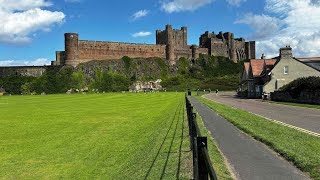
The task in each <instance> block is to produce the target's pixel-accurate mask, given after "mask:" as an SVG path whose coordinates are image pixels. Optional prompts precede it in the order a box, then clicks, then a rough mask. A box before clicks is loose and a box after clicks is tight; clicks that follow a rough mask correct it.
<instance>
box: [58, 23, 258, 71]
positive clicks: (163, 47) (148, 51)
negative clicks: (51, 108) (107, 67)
mask: <svg viewBox="0 0 320 180" xmlns="http://www.w3.org/2000/svg"><path fill="white" fill-rule="evenodd" d="M187 33H188V29H187V27H185V26H183V27H181V28H180V29H173V28H172V26H171V25H169V24H168V25H166V27H165V29H164V30H156V44H141V43H130V42H110V41H96V40H79V34H77V33H65V35H64V36H65V37H64V38H65V51H57V52H56V61H55V62H53V63H52V64H53V65H73V66H76V65H78V64H79V63H81V62H87V61H90V60H109V59H110V60H114V59H121V58H122V57H123V56H129V57H132V58H150V57H160V58H166V59H167V60H168V62H169V63H170V64H175V62H176V60H177V59H179V58H180V57H185V58H188V59H197V58H198V57H199V54H200V53H201V54H209V55H214V56H224V57H229V58H230V59H232V60H233V61H234V62H238V61H239V60H242V59H245V58H248V57H250V58H252V57H254V58H255V42H245V40H244V39H243V38H236V39H235V38H234V35H233V33H230V32H226V33H222V32H219V33H218V34H215V33H214V32H209V31H206V32H205V33H204V34H202V35H201V36H200V38H199V46H195V45H193V46H188V38H187Z"/></svg>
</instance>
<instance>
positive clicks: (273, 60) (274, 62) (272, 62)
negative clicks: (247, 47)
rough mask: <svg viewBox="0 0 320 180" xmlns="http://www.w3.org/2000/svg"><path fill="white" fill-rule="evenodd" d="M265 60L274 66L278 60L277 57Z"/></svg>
mask: <svg viewBox="0 0 320 180" xmlns="http://www.w3.org/2000/svg"><path fill="white" fill-rule="evenodd" d="M264 61H265V62H266V65H267V66H274V65H275V64H276V62H277V60H276V59H265V60H264Z"/></svg>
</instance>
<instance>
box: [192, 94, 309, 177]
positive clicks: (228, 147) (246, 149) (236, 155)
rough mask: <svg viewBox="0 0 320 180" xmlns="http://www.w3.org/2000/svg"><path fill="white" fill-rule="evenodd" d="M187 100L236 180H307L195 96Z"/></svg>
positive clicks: (294, 168) (295, 169)
mask: <svg viewBox="0 0 320 180" xmlns="http://www.w3.org/2000/svg"><path fill="white" fill-rule="evenodd" d="M190 101H191V103H192V105H193V107H194V108H195V109H196V110H197V111H198V113H199V114H200V116H201V117H202V120H203V122H204V125H205V126H206V128H207V129H208V130H209V131H210V132H211V135H212V137H213V138H214V139H215V141H216V142H217V144H218V147H219V149H220V150H221V152H222V153H223V155H224V156H225V157H226V159H227V160H228V162H229V164H230V166H231V169H232V171H233V173H234V175H235V176H236V179H239V180H264V179H266V180H270V179H272V180H287V179H288V180H301V179H310V178H309V177H307V176H306V175H304V174H303V173H302V172H301V171H300V170H298V169H297V168H296V167H294V166H293V165H292V164H290V163H289V162H287V161H286V160H284V159H282V158H281V157H280V156H279V155H277V154H276V153H275V152H274V151H273V150H271V149H269V148H268V147H267V146H266V145H264V144H262V143H261V142H258V141H256V140H255V139H253V138H252V137H251V136H249V135H247V134H245V133H244V132H242V131H241V130H239V129H238V128H237V127H235V126H234V125H233V124H231V123H230V122H228V121H227V120H225V119H224V118H222V117H220V116H219V115H217V114H216V113H215V112H214V111H212V110H211V109H209V108H208V107H207V106H206V105H204V104H202V103H200V102H199V101H198V100H197V99H195V98H194V97H190ZM212 161H214V159H212Z"/></svg>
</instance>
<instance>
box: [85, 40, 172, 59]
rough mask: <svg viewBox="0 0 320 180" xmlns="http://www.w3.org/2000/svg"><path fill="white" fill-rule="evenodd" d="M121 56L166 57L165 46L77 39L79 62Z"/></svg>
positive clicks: (119, 57)
mask: <svg viewBox="0 0 320 180" xmlns="http://www.w3.org/2000/svg"><path fill="white" fill-rule="evenodd" d="M123 56H129V57H131V58H137V57H141V58H149V57H161V58H166V46H165V45H151V44H133V43H117V42H99V41H81V40H80V41H79V59H80V62H84V61H87V60H108V59H121V58H122V57H123Z"/></svg>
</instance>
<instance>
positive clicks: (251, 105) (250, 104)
mask: <svg viewBox="0 0 320 180" xmlns="http://www.w3.org/2000/svg"><path fill="white" fill-rule="evenodd" d="M204 97H205V98H208V99H211V100H213V101H216V102H220V103H223V104H226V105H229V106H232V107H235V108H238V109H243V110H246V111H249V112H252V113H255V114H259V115H261V116H264V117H267V118H270V119H274V120H278V121H281V122H284V123H286V124H290V125H293V126H296V127H299V128H303V129H306V130H309V131H312V132H315V133H320V110H319V109H311V108H303V107H296V106H286V105H280V104H272V103H268V102H262V101H261V100H252V99H251V100H250V99H240V98H237V97H235V93H230V92H229V93H221V94H219V95H218V96H216V94H207V95H205V96H204Z"/></svg>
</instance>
